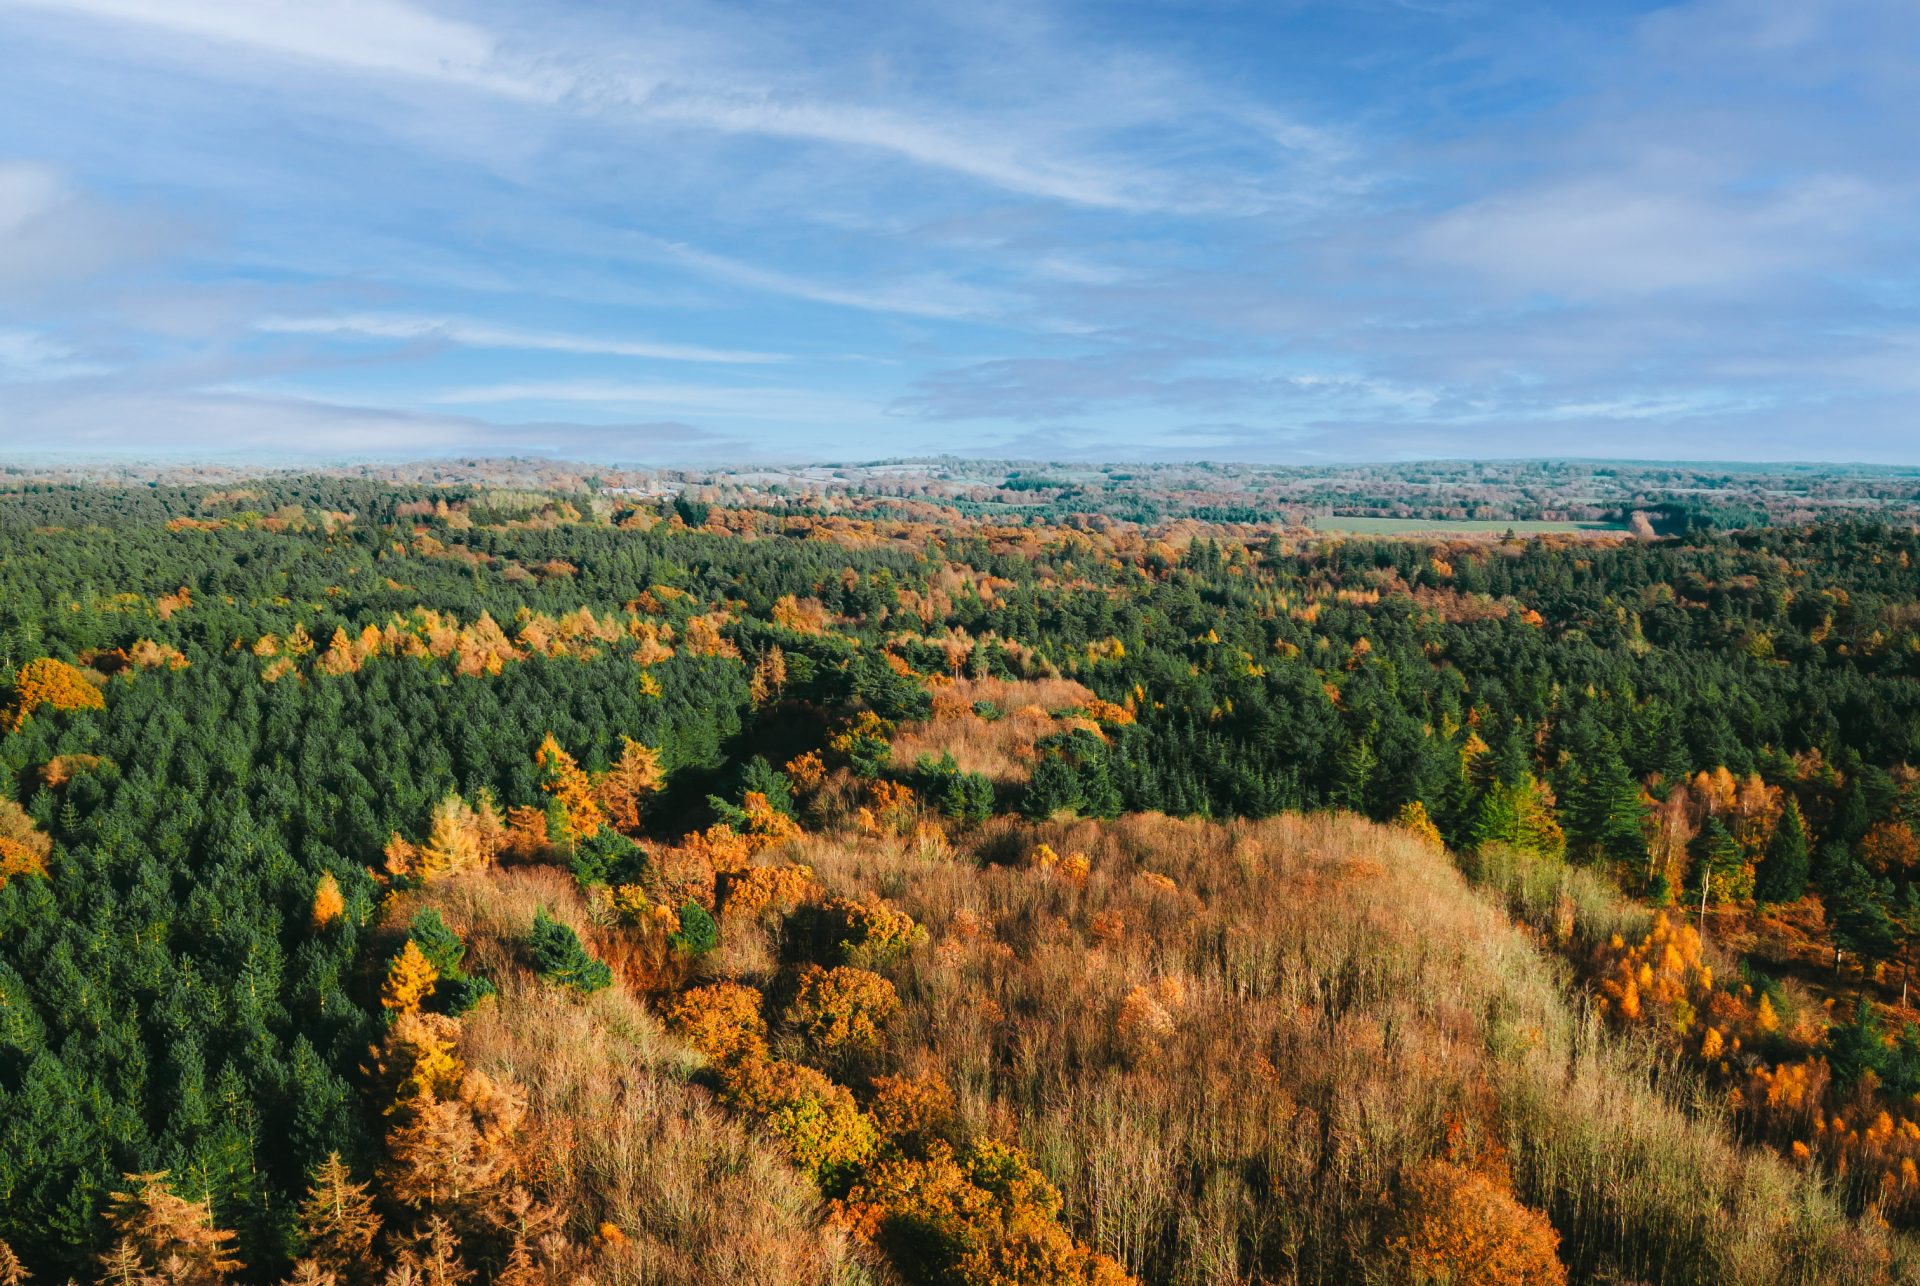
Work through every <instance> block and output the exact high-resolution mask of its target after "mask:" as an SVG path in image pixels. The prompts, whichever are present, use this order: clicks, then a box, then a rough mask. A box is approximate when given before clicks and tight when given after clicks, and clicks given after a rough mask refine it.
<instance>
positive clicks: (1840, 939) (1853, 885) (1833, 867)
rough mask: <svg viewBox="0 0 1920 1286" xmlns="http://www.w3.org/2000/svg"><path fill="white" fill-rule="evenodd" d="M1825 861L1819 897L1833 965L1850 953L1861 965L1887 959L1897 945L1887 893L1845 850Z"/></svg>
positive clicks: (1897, 935) (1838, 847) (1839, 847)
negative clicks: (1828, 930) (1831, 934)
mask: <svg viewBox="0 0 1920 1286" xmlns="http://www.w3.org/2000/svg"><path fill="white" fill-rule="evenodd" d="M1835 847H1836V849H1837V850H1838V851H1837V852H1835V853H1834V854H1832V855H1831V856H1829V858H1828V859H1827V871H1826V881H1825V883H1824V884H1823V885H1822V886H1821V890H1820V892H1821V898H1822V900H1823V901H1824V902H1825V903H1826V911H1827V924H1828V926H1829V927H1830V928H1831V931H1832V933H1833V941H1834V963H1836V964H1838V963H1839V961H1840V955H1841V953H1842V952H1843V951H1851V952H1853V954H1854V955H1855V956H1857V957H1859V958H1860V960H1861V961H1862V963H1863V964H1866V965H1872V964H1874V963H1876V962H1879V961H1882V960H1885V959H1887V958H1888V957H1889V956H1890V955H1892V954H1893V950H1894V948H1895V946H1897V945H1898V943H1899V933H1898V930H1897V927H1896V926H1895V924H1894V921H1893V917H1892V915H1891V914H1890V913H1889V910H1888V901H1889V898H1888V891H1887V889H1886V888H1885V887H1884V886H1882V885H1881V884H1880V883H1879V882H1878V881H1876V880H1875V879H1874V878H1873V875H1872V873H1871V872H1869V871H1868V870H1867V868H1866V867H1864V866H1862V865H1860V863H1859V862H1857V861H1855V860H1854V858H1853V855H1852V854H1850V853H1848V852H1847V851H1846V850H1845V848H1844V847H1841V846H1838V845H1836V846H1835Z"/></svg>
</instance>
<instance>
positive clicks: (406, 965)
mask: <svg viewBox="0 0 1920 1286" xmlns="http://www.w3.org/2000/svg"><path fill="white" fill-rule="evenodd" d="M439 979H440V972H439V970H437V969H435V968H434V967H433V962H432V961H431V960H429V959H427V957H426V954H425V953H424V952H422V951H421V950H420V947H419V944H418V943H416V942H415V941H414V940H413V939H412V938H408V939H407V940H406V942H405V943H404V944H402V946H401V948H400V953H399V954H398V955H396V956H394V958H393V963H392V964H390V965H388V966H387V980H386V982H385V984H383V985H382V986H381V988H380V1004H381V1007H382V1008H385V1009H390V1010H392V1011H394V1012H395V1013H402V1014H407V1013H412V1012H413V1011H415V1010H417V1009H419V1008H420V1006H421V1005H422V1004H423V1003H425V1001H426V999H427V997H429V996H431V995H432V994H433V987H434V984H435V983H436V982H438V981H439Z"/></svg>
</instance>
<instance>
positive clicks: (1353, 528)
mask: <svg viewBox="0 0 1920 1286" xmlns="http://www.w3.org/2000/svg"><path fill="white" fill-rule="evenodd" d="M1307 525H1308V526H1309V527H1312V528H1314V529H1315V530H1316V531H1338V532H1344V533H1347V534H1350V535H1355V536H1415V535H1447V534H1466V533H1471V534H1475V535H1480V534H1489V533H1490V534H1492V535H1495V536H1498V535H1501V534H1503V533H1505V532H1508V531H1511V532H1513V533H1514V534H1515V535H1516V536H1545V535H1554V534H1585V535H1605V534H1624V533H1625V532H1626V530H1627V528H1626V526H1625V524H1623V523H1617V522H1516V521H1513V520H1511V519H1507V518H1489V519H1478V518H1341V517H1334V518H1310V519H1308V520H1307Z"/></svg>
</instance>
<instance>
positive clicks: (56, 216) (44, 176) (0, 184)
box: [0, 161, 167, 308]
mask: <svg viewBox="0 0 1920 1286" xmlns="http://www.w3.org/2000/svg"><path fill="white" fill-rule="evenodd" d="M166 237H167V230H166V229H165V228H163V227H161V226H160V225H158V224H154V223H149V222H143V221H140V220H136V219H134V218H131V217H129V216H127V215H124V214H120V213H117V212H114V211H109V210H106V209H103V208H101V207H100V206H98V205H97V204H95V203H93V202H91V201H87V200H85V199H83V198H81V197H80V196H79V195H78V194H76V193H75V192H74V191H73V190H72V189H71V188H70V187H69V186H68V184H67V182H66V180H65V178H64V177H63V176H62V175H61V174H60V173H59V172H57V171H55V170H53V169H50V168H49V167H47V166H44V165H37V164H31V163H27V162H19V161H12V162H9V161H0V308H4V307H5V306H6V305H7V304H8V303H18V302H20V300H21V299H22V298H24V297H25V296H28V295H30V294H32V293H35V292H36V291H38V290H41V289H43V288H46V287H49V286H53V285H56V284H61V283H65V282H69V281H72V280H75V279H78V278H83V277H87V276H89V275H92V274H95V273H99V272H102V271H104V270H106V269H108V268H111V267H114V266H116V265H119V264H122V263H124V262H125V261H127V260H128V259H130V258H137V257H139V256H140V255H142V254H144V253H147V252H149V251H151V250H153V249H155V248H156V247H157V246H158V245H159V243H160V242H161V241H163V240H165V239H166ZM9 295H12V296H13V298H11V299H10V298H9V297H8V296H9Z"/></svg>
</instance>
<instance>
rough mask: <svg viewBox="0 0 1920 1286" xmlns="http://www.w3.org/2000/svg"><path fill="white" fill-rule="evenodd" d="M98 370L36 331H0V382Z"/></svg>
mask: <svg viewBox="0 0 1920 1286" xmlns="http://www.w3.org/2000/svg"><path fill="white" fill-rule="evenodd" d="M101 369H102V368H101V367H99V366H97V365H95V364H93V363H92V362H87V361H83V360H81V359H80V356H79V354H78V353H77V352H75V351H74V349H72V348H71V347H69V346H68V345H66V344H63V343H61V342H60V341H59V340H57V339H54V338H53V337H52V336H50V335H46V334H44V333H42V332H40V331H32V330H0V381H7V380H56V379H64V378H66V377H67V376H70V375H93V374H98V373H99V371H100V370H101Z"/></svg>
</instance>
